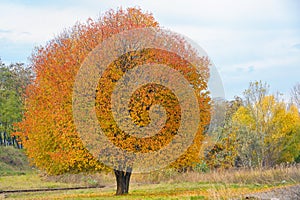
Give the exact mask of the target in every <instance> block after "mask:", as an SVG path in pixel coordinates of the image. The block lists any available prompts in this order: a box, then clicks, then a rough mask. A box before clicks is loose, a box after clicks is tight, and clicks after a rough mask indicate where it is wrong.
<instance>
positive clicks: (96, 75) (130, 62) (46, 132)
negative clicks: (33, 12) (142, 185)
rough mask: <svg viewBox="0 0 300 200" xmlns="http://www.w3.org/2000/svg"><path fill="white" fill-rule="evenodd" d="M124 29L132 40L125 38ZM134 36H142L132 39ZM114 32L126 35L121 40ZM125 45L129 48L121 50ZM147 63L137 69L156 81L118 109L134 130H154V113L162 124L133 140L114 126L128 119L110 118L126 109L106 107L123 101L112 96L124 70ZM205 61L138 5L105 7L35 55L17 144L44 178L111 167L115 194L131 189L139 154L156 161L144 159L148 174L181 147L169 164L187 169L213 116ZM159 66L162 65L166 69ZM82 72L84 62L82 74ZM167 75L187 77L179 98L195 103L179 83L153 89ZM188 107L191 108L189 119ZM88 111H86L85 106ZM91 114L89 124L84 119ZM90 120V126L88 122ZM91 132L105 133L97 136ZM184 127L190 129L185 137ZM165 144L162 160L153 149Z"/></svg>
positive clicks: (156, 149) (122, 76)
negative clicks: (44, 173)
mask: <svg viewBox="0 0 300 200" xmlns="http://www.w3.org/2000/svg"><path fill="white" fill-rule="evenodd" d="M147 28H149V29H147ZM130 31H131V32H130ZM143 31H145V32H143ZM128 32H130V33H131V35H127V37H125V38H124V35H126V33H128ZM141 33H142V34H141ZM134 34H138V35H137V36H141V35H142V37H140V38H137V37H135V35H134ZM116 35H117V36H116ZM118 35H123V37H122V38H121V39H118ZM131 40H134V41H135V42H133V43H129V44H130V45H128V41H131ZM107 41H110V42H107ZM145 41H151V42H152V43H151V45H148V47H147V48H141V47H142V46H143V44H144V42H145ZM99 45H102V47H103V45H107V47H110V48H106V49H105V51H104V52H102V53H103V54H101V57H100V58H99V54H98V53H99V51H101V48H100V49H97V47H98V46H99ZM109 45H112V46H109ZM156 46H159V47H160V48H155V47H156ZM95 49H96V50H95ZM109 58H111V60H110V59H109ZM184 58H188V59H187V60H186V59H184ZM105 60H109V61H110V62H108V63H106V64H107V66H106V68H105V70H102V71H101V69H100V71H99V68H98V67H99V66H100V65H101V62H104V61H105ZM146 64H148V65H147V66H146V69H145V68H142V69H143V70H149V72H152V73H153V74H154V75H155V76H154V78H156V80H157V81H156V83H155V81H150V82H149V83H147V84H142V85H141V86H140V87H139V88H137V89H135V90H134V91H133V93H131V94H130V96H129V100H128V103H125V112H126V113H127V114H128V116H129V119H130V121H132V123H133V124H134V125H133V126H134V127H137V129H139V130H144V129H143V128H144V127H146V126H148V125H149V124H152V121H153V119H154V118H153V116H154V115H156V114H157V113H158V114H159V113H162V115H161V120H160V115H159V117H156V119H158V121H162V122H165V123H162V126H161V129H158V132H157V133H152V132H151V131H150V133H147V134H148V135H147V134H145V135H143V136H137V135H131V134H128V132H126V131H124V130H123V129H122V128H121V127H120V126H119V124H118V123H124V122H126V118H122V117H120V120H119V122H116V118H115V116H114V115H115V114H118V113H119V111H120V112H121V111H122V110H124V109H123V107H121V108H122V109H120V110H117V111H116V110H115V111H114V110H113V108H114V106H113V103H114V102H116V101H119V100H120V101H121V100H123V99H124V98H125V94H127V93H128V91H126V92H121V93H120V96H117V98H115V100H113V99H112V96H113V95H114V90H115V89H116V88H117V87H118V82H120V80H123V81H125V82H127V78H126V74H127V73H132V71H134V70H136V71H135V72H134V75H133V76H132V77H130V78H133V77H134V76H137V77H139V76H143V75H144V74H145V73H140V72H139V70H140V69H141V68H139V66H142V67H143V66H144V65H146ZM209 64H210V62H209V60H208V59H207V58H206V57H199V56H198V54H197V52H196V50H195V49H194V48H193V47H192V46H190V45H189V44H188V43H187V42H186V40H185V39H184V38H182V37H181V36H179V35H176V34H173V33H171V32H168V31H161V29H160V28H159V26H158V23H157V22H156V21H155V20H154V18H153V16H152V15H151V14H148V13H143V12H142V11H141V10H140V9H136V8H128V9H126V10H123V9H119V10H118V11H116V12H115V11H112V10H111V11H108V12H107V13H106V14H105V15H104V16H103V17H101V18H100V19H99V20H96V21H94V20H91V19H89V20H88V22H87V23H86V24H80V23H78V24H76V25H75V26H74V27H72V28H71V29H70V30H69V31H66V32H64V33H63V34H61V35H60V36H58V37H56V38H55V39H53V40H51V41H49V42H48V44H47V45H46V46H45V47H40V48H37V49H36V51H35V52H34V53H33V56H32V63H31V66H32V68H33V70H34V72H35V74H36V78H35V79H34V81H33V82H32V84H30V85H29V86H28V87H27V89H26V97H27V98H26V112H25V117H24V119H23V121H22V122H21V123H19V124H18V125H17V128H18V129H19V130H20V131H19V132H18V133H17V134H18V135H19V136H20V137H21V138H22V141H23V143H24V147H25V148H26V152H27V155H28V157H29V158H30V160H31V162H32V163H33V164H34V165H36V166H37V167H39V168H41V169H43V170H45V171H47V172H48V173H50V174H61V173H66V172H70V173H77V172H81V171H103V170H109V169H108V167H107V166H106V165H104V164H107V163H108V162H109V163H110V164H112V165H108V166H109V167H112V168H113V169H114V173H115V176H116V181H117V192H116V194H124V193H128V189H129V181H130V176H131V173H132V170H133V171H134V170H137V171H138V168H137V167H136V168H135V166H136V165H134V163H137V162H136V159H138V158H137V157H138V155H142V154H144V153H148V152H150V153H152V154H151V155H154V156H152V157H151V156H149V157H147V158H146V160H147V159H148V161H149V162H144V164H145V165H147V166H146V167H149V168H151V161H152V159H157V158H159V159H161V160H162V161H164V160H167V159H169V157H172V156H173V155H172V153H175V151H176V150H181V149H182V148H181V147H185V148H184V149H186V150H185V151H184V152H182V154H181V156H179V157H178V158H176V159H173V160H172V159H169V160H172V162H171V163H169V165H168V166H169V167H174V168H177V169H178V170H182V171H185V170H186V169H187V168H188V167H190V166H192V164H193V163H195V162H198V161H199V151H200V147H201V141H202V139H203V136H202V133H203V130H204V127H205V126H206V125H207V124H208V123H209V120H210V113H209V111H210V103H209V102H210V98H209V93H208V91H207V81H208V77H209V71H208V66H209ZM163 65H164V66H165V65H167V66H169V67H168V70H169V71H168V70H166V68H165V67H163ZM83 66H87V69H86V71H84V70H85V68H84V67H83ZM160 66H161V67H160ZM93 67H94V68H93ZM161 69H163V70H162V71H159V70H161ZM97 70H98V71H97ZM164 70H165V71H164ZM174 71H176V73H175V74H177V77H184V79H185V80H186V82H184V84H185V87H184V88H183V89H182V90H179V93H182V92H183V94H184V95H185V94H187V93H185V92H186V91H192V94H193V97H194V99H193V98H186V99H180V98H179V97H178V95H177V93H178V91H177V93H176V87H174V88H172V84H171V85H170V84H169V85H168V82H169V80H167V81H165V84H166V85H167V86H170V87H171V88H172V89H170V88H168V87H167V86H164V85H163V84H158V83H157V82H159V81H161V80H164V76H165V74H166V73H165V72H174ZM81 75H83V76H82V77H81ZM168 75H169V74H168ZM124 77H125V78H124ZM174 77H175V78H176V76H174ZM174 77H173V76H171V81H173V82H175V83H176V79H175V78H174ZM148 79H149V77H148V76H145V77H144V80H148ZM173 79H174V80H173ZM178 84H180V81H178ZM125 86H128V85H126V84H125ZM175 86H176V84H175ZM90 88H92V90H91V89H90ZM126 88H127V87H125V89H126ZM74 94H75V95H74ZM78 95H79V96H80V95H81V96H80V98H77V97H78ZM90 97H91V98H90ZM187 97H189V96H187ZM191 99H192V100H194V101H192V100H191ZM85 100H87V101H85ZM191 102H192V103H194V104H192V103H191ZM190 104H192V105H193V106H194V107H193V109H190V110H188V112H189V114H186V113H185V111H186V110H187V109H186V108H188V106H190ZM87 105H88V106H90V107H89V108H91V110H87V109H86V106H87ZM120 105H124V103H122V102H121V103H120ZM162 108H163V111H162V112H161V110H162ZM153 110H158V111H159V112H155V111H153ZM90 111H91V112H92V113H94V114H95V116H96V118H90V116H91V115H90V113H91V112H90ZM196 111H197V112H196ZM77 112H79V118H78V113H77ZM193 113H198V115H197V116H196V118H197V119H198V118H199V120H198V121H197V120H196V121H195V120H186V121H183V120H182V118H184V117H186V116H192V117H193ZM81 114H82V115H81ZM74 115H75V116H74ZM81 116H83V117H81ZM188 119H190V118H188ZM90 121H92V123H95V124H96V126H88V125H89V124H88V122H90ZM82 124H83V125H84V126H83V127H81V125H82ZM182 124H185V126H183V125H182ZM154 127H156V126H155V125H154ZM182 127H183V128H182ZM188 127H189V128H188ZM98 128H100V129H101V130H102V132H103V134H94V132H95V130H96V129H98ZM125 128H126V127H125ZM151 130H152V129H151ZM179 130H180V131H181V135H180V134H179ZM191 130H192V131H195V133H193V134H191ZM143 133H145V132H144V131H142V134H143ZM84 134H87V135H84ZM100 136H101V137H102V138H104V139H105V141H108V142H107V143H104V145H103V146H102V145H99V143H97V142H99V141H100V142H101V140H99V138H100ZM180 137H182V138H180ZM185 137H189V138H192V141H191V143H190V144H188V146H187V147H186V145H187V144H185V143H184V142H180V139H181V140H185ZM176 138H179V139H177V140H175V139H176ZM174 141H175V142H174ZM101 144H103V142H102V143H101ZM106 144H107V145H113V146H115V147H117V148H118V149H121V150H123V152H126V155H123V154H119V153H118V152H115V151H111V150H110V149H109V148H108V147H109V146H106ZM169 144H171V145H173V149H175V151H174V152H172V151H170V150H169V153H168V154H167V156H165V154H160V149H161V148H164V147H165V146H167V145H169ZM184 145H185V146H184ZM167 149H168V148H167ZM171 150H172V149H171ZM157 152H158V153H157ZM155 153H156V154H155ZM128 155H129V156H128ZM100 158H101V159H100ZM103 159H104V160H103ZM169 160H168V161H169ZM144 161H145V160H144ZM140 166H141V165H140Z"/></svg>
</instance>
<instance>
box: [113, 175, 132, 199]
mask: <svg viewBox="0 0 300 200" xmlns="http://www.w3.org/2000/svg"><path fill="white" fill-rule="evenodd" d="M114 172H115V176H116V181H117V191H116V195H122V194H128V191H129V182H130V176H131V172H132V170H131V169H128V170H127V171H126V172H124V171H119V170H116V169H115V170H114Z"/></svg>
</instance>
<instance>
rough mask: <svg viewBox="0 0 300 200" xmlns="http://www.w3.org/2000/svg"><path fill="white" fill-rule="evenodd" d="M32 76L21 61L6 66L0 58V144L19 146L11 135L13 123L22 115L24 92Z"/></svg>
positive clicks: (19, 119)
mask: <svg viewBox="0 0 300 200" xmlns="http://www.w3.org/2000/svg"><path fill="white" fill-rule="evenodd" d="M31 77H32V73H31V70H30V69H29V68H26V67H25V66H24V64H22V63H15V64H11V65H9V66H6V65H5V64H4V63H2V62H1V60H0V144H2V145H15V146H17V147H18V148H20V146H19V144H18V143H17V141H16V137H15V136H13V135H12V133H13V131H14V128H13V124H14V123H16V122H19V121H21V119H22V116H23V105H24V96H23V95H24V93H25V88H26V86H27V85H28V84H29V82H30V79H31Z"/></svg>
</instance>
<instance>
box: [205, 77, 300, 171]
mask: <svg viewBox="0 0 300 200" xmlns="http://www.w3.org/2000/svg"><path fill="white" fill-rule="evenodd" d="M291 97H292V98H291V100H289V101H287V100H286V99H283V96H282V95H281V94H270V93H269V86H268V85H267V84H266V83H263V82H261V81H256V82H251V83H250V85H249V88H248V89H246V90H245V91H244V93H243V97H242V98H241V97H235V99H234V100H232V101H226V100H215V101H214V102H213V103H214V104H215V106H214V111H213V120H212V123H211V127H210V129H209V130H208V133H207V134H208V135H209V136H211V138H212V139H211V145H210V144H209V142H208V145H207V146H208V147H207V148H206V151H205V153H204V155H205V158H204V160H205V163H204V165H206V166H207V167H210V168H230V167H273V166H275V165H277V164H280V163H293V162H300V115H299V110H300V105H299V99H300V84H299V83H298V84H296V85H295V86H294V88H292V90H291ZM215 142H216V143H215Z"/></svg>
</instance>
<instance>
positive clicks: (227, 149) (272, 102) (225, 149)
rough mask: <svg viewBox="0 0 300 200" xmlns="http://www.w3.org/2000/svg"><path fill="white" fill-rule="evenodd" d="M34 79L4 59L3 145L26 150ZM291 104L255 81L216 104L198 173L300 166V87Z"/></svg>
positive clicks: (0, 78)
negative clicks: (26, 115)
mask: <svg viewBox="0 0 300 200" xmlns="http://www.w3.org/2000/svg"><path fill="white" fill-rule="evenodd" d="M33 78H34V74H33V71H32V70H31V68H28V67H26V66H25V65H24V64H23V63H15V64H10V65H5V64H4V63H2V62H1V59H0V145H1V146H15V147H16V148H22V143H21V141H19V140H18V138H17V137H16V136H14V134H13V133H14V132H15V131H16V130H14V126H13V124H14V123H15V122H19V121H21V119H22V117H23V107H24V103H25V96H24V94H25V90H26V86H27V85H28V84H29V83H30V81H31V80H32V79H33ZM291 97H292V98H291V100H289V101H287V100H286V99H283V97H282V95H280V94H270V93H269V86H268V85H267V84H266V83H263V82H261V81H256V82H251V83H250V85H249V88H248V89H246V90H245V91H244V94H243V97H235V99H234V100H231V101H227V100H218V99H216V100H214V101H213V102H212V103H213V104H214V106H213V107H214V109H213V111H212V116H213V117H212V121H211V125H210V127H209V129H208V130H207V132H206V133H205V134H206V135H207V136H209V138H211V139H210V140H207V141H205V143H204V145H205V149H204V153H203V155H204V157H203V158H202V160H203V162H202V163H198V164H196V166H195V167H196V169H200V170H202V171H203V170H206V169H209V168H231V167H272V166H275V165H277V164H280V163H293V162H298V163H299V162H300V115H299V110H300V83H297V84H296V85H295V86H294V87H293V88H292V89H291Z"/></svg>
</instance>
